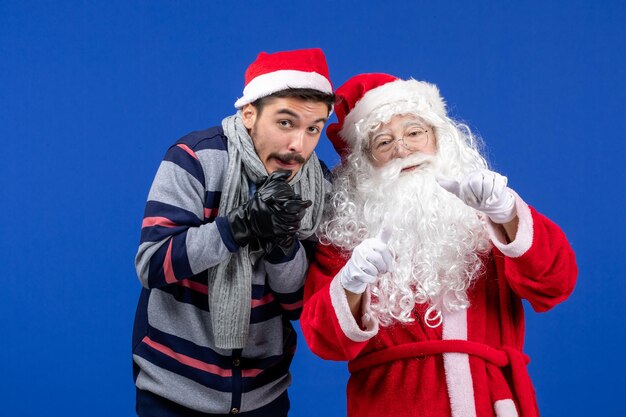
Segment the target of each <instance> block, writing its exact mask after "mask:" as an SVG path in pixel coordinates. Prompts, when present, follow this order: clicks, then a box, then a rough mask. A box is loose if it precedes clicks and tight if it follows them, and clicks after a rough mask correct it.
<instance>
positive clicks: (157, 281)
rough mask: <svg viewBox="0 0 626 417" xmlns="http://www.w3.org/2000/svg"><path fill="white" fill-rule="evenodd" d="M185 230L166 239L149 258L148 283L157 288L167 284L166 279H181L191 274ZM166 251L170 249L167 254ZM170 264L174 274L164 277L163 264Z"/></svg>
mask: <svg viewBox="0 0 626 417" xmlns="http://www.w3.org/2000/svg"><path fill="white" fill-rule="evenodd" d="M186 239H187V230H185V231H184V232H182V233H180V234H178V235H176V236H172V237H171V238H170V239H168V240H166V241H165V242H164V243H163V244H162V245H161V247H160V248H159V249H157V251H156V252H155V253H154V255H152V258H150V264H149V271H148V285H149V286H150V288H158V287H162V286H164V285H167V284H168V279H169V280H170V281H171V280H172V279H174V278H175V279H176V280H182V279H186V278H189V277H191V276H193V272H192V270H191V266H190V265H189V260H188V258H187V244H186ZM168 251H171V253H169V255H168ZM168 263H169V265H171V267H172V270H173V274H174V276H173V277H172V276H167V277H166V273H167V271H166V269H165V265H167V264H168Z"/></svg>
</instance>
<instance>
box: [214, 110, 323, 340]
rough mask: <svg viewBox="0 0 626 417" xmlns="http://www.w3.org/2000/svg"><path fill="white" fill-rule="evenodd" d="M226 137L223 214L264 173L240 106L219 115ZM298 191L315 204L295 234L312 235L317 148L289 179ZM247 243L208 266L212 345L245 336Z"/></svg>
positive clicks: (318, 206)
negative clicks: (234, 110)
mask: <svg viewBox="0 0 626 417" xmlns="http://www.w3.org/2000/svg"><path fill="white" fill-rule="evenodd" d="M222 127H223V128H224V133H225V135H226V137H227V138H228V168H227V172H226V175H225V177H224V187H223V190H222V197H221V200H220V206H219V213H221V215H226V214H228V213H230V211H231V210H233V209H234V208H236V207H239V206H240V205H242V204H243V203H245V202H246V201H248V192H249V183H248V181H252V182H253V183H255V184H259V183H260V182H262V181H263V180H264V179H265V177H267V175H268V173H267V171H266V170H265V167H264V166H263V163H262V162H261V160H260V159H259V157H258V156H257V154H256V151H255V150H254V145H253V144H252V139H251V138H250V135H249V134H248V131H247V130H246V128H245V126H244V125H243V122H242V120H241V112H237V114H235V115H233V116H229V117H227V118H225V119H224V120H222ZM289 184H290V185H291V186H292V187H293V189H294V191H295V193H296V194H300V195H301V196H302V199H303V200H311V201H312V202H313V205H312V206H311V207H309V208H308V209H307V211H306V214H305V216H304V218H303V219H302V223H301V228H300V231H299V232H298V234H297V236H298V239H300V240H302V239H306V238H308V237H310V236H311V235H313V233H314V232H315V229H316V228H317V227H318V226H319V224H320V221H321V218H322V210H323V207H324V188H323V187H324V176H323V173H322V168H321V166H320V163H319V160H318V159H317V156H316V155H315V153H313V154H312V155H311V158H309V160H308V161H307V162H306V163H305V164H304V165H303V166H302V168H301V169H300V170H299V171H298V173H297V174H296V175H295V176H294V178H293V179H292V180H291V181H289ZM249 246H250V245H248V246H245V247H243V248H240V249H239V251H237V252H235V253H229V255H228V258H227V259H226V260H225V261H224V262H222V263H220V264H219V265H216V266H214V267H212V268H210V269H209V281H208V285H209V311H210V312H211V323H212V325H213V335H214V337H215V346H216V347H218V348H221V349H241V348H243V347H244V346H245V344H246V341H247V339H248V330H249V324H250V308H251V306H250V300H251V295H252V268H253V263H255V262H256V261H257V260H258V259H253V258H254V257H253V256H252V255H253V254H252V253H251V252H250V248H249Z"/></svg>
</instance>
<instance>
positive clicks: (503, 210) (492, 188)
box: [437, 169, 517, 224]
mask: <svg viewBox="0 0 626 417" xmlns="http://www.w3.org/2000/svg"><path fill="white" fill-rule="evenodd" d="M437 182H438V183H439V185H441V186H442V187H443V188H444V189H446V190H447V191H449V192H451V193H452V194H454V195H456V196H457V197H459V198H460V199H461V201H463V202H464V203H465V204H467V205H468V206H470V207H472V208H474V209H476V210H479V211H481V212H483V213H485V214H486V215H487V216H488V217H489V218H490V219H491V220H492V221H493V222H494V223H500V224H504V223H508V222H510V221H512V220H513V219H514V218H515V216H516V215H517V211H516V209H515V196H514V195H513V193H512V192H511V190H510V189H509V188H508V187H507V186H506V184H507V178H506V177H505V176H503V175H500V174H498V173H497V172H493V171H490V170H488V169H481V170H478V171H474V172H472V173H470V174H468V175H467V176H465V177H464V178H462V179H461V181H460V182H459V181H456V180H452V179H449V178H444V177H437Z"/></svg>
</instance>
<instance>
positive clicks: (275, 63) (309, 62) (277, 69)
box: [235, 48, 333, 109]
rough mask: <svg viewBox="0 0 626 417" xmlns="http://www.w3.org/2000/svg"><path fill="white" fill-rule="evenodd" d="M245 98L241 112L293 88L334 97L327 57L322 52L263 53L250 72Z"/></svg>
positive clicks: (236, 103)
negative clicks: (247, 105)
mask: <svg viewBox="0 0 626 417" xmlns="http://www.w3.org/2000/svg"><path fill="white" fill-rule="evenodd" d="M245 81H246V86H245V88H244V89H243V97H241V98H239V99H238V100H237V101H236V102H235V107H236V108H238V109H239V108H241V107H243V106H245V105H246V104H248V103H252V102H254V101H256V100H258V99H260V98H262V97H265V96H269V95H270V94H273V93H276V92H278V91H282V90H287V89H289V88H310V89H313V90H318V91H321V92H322V93H326V94H332V93H333V86H332V84H331V82H330V75H329V73H328V65H327V64H326V57H325V56H324V53H323V52H322V50H321V49H319V48H311V49H298V50H295V51H284V52H276V53H273V54H268V53H267V52H261V53H260V54H259V55H258V56H257V58H256V60H255V61H254V62H253V63H252V64H250V66H249V67H248V69H247V70H246V80H245Z"/></svg>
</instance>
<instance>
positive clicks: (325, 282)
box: [300, 244, 378, 360]
mask: <svg viewBox="0 0 626 417" xmlns="http://www.w3.org/2000/svg"><path fill="white" fill-rule="evenodd" d="M344 264H345V258H344V257H343V256H342V255H341V254H340V253H339V252H338V251H337V250H335V249H334V248H332V247H330V246H324V245H321V244H318V245H317V249H316V252H315V258H314V260H313V263H312V264H311V267H310V268H309V272H308V274H307V279H306V283H305V287H304V307H303V310H302V316H301V317H300V325H301V327H302V333H303V335H304V338H305V340H306V342H307V344H308V346H309V348H310V349H311V351H312V352H313V353H315V354H316V355H318V356H319V357H321V358H323V359H330V360H352V359H354V358H355V357H356V356H357V355H358V354H359V352H361V350H362V349H363V348H364V347H365V345H366V344H367V343H368V341H369V340H370V339H371V338H372V337H374V336H375V335H376V334H377V333H378V323H376V322H375V321H367V320H365V319H364V320H362V322H361V324H359V323H357V321H356V320H355V319H354V317H353V316H352V313H351V312H350V307H349V306H348V301H347V298H346V294H345V291H344V289H343V287H342V286H341V284H340V283H339V280H338V279H336V278H335V277H336V275H337V273H338V272H339V270H340V269H341V268H342V267H343V265H344ZM368 306H369V293H366V294H364V297H363V305H362V310H363V311H365V310H366V309H367V308H368Z"/></svg>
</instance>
